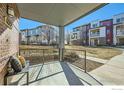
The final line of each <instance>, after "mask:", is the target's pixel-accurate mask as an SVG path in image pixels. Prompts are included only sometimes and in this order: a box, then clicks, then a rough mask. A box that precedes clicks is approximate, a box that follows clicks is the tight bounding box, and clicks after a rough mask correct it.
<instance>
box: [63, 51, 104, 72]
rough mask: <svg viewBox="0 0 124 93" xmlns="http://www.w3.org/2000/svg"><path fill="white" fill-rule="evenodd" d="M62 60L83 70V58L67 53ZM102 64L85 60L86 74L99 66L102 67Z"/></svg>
mask: <svg viewBox="0 0 124 93" xmlns="http://www.w3.org/2000/svg"><path fill="white" fill-rule="evenodd" d="M64 60H65V61H67V62H69V63H71V64H73V65H75V66H77V67H79V68H81V69H83V70H84V69H85V60H84V58H80V57H79V56H78V55H77V54H75V53H67V55H65V56H64ZM102 65H104V64H102V63H98V62H96V61H92V60H88V59H87V60H86V70H87V72H90V71H92V70H94V69H96V68H98V67H100V66H102Z"/></svg>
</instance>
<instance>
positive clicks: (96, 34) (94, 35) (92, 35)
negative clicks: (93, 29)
mask: <svg viewBox="0 0 124 93" xmlns="http://www.w3.org/2000/svg"><path fill="white" fill-rule="evenodd" d="M96 36H100V33H94V34H90V37H96Z"/></svg>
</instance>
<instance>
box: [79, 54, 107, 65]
mask: <svg viewBox="0 0 124 93" xmlns="http://www.w3.org/2000/svg"><path fill="white" fill-rule="evenodd" d="M79 56H80V57H81V58H84V56H82V55H79ZM87 59H89V60H92V61H96V62H99V63H103V64H105V63H107V62H108V61H109V60H105V59H100V58H96V57H90V56H87Z"/></svg>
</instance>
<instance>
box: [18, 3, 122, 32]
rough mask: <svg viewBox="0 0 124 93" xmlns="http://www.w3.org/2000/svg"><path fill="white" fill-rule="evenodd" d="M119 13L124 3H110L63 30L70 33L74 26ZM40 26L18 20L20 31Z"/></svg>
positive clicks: (36, 23)
mask: <svg viewBox="0 0 124 93" xmlns="http://www.w3.org/2000/svg"><path fill="white" fill-rule="evenodd" d="M119 13H124V3H111V4H108V5H106V6H105V7H103V8H101V9H99V10H97V11H95V12H93V13H91V14H90V15H87V16H85V17H83V18H81V19H79V20H77V21H76V22H74V23H72V24H70V25H68V26H66V27H65V30H68V31H71V30H72V29H73V28H74V27H76V26H80V25H83V24H85V23H89V22H91V21H93V20H97V19H99V20H104V19H109V18H112V16H113V15H115V14H119ZM42 24H43V23H39V22H36V21H31V20H27V19H23V18H20V29H30V28H34V27H37V26H40V25H42Z"/></svg>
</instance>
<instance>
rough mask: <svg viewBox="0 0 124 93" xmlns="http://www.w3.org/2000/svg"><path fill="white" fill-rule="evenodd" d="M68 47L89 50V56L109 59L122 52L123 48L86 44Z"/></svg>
mask: <svg viewBox="0 0 124 93" xmlns="http://www.w3.org/2000/svg"><path fill="white" fill-rule="evenodd" d="M65 48H66V49H82V50H86V51H87V56H91V57H97V58H101V59H107V60H109V59H110V58H112V57H114V56H117V55H120V54H122V51H121V50H118V49H115V48H107V47H84V46H74V45H73V46H65Z"/></svg>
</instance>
